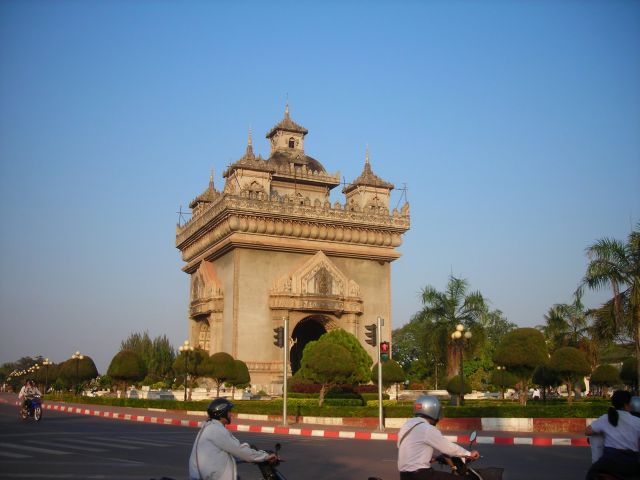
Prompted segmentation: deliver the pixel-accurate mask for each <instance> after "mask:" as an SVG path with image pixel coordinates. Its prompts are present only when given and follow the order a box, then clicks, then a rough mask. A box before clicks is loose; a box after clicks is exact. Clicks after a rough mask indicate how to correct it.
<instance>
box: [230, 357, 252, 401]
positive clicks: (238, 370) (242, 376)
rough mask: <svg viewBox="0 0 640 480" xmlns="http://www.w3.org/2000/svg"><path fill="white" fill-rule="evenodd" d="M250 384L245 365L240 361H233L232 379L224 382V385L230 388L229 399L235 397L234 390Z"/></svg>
mask: <svg viewBox="0 0 640 480" xmlns="http://www.w3.org/2000/svg"><path fill="white" fill-rule="evenodd" d="M250 384H251V375H250V374H249V368H248V367H247V364H246V363H244V362H243V361H242V360H234V369H233V377H232V378H230V379H228V380H227V381H226V385H229V386H231V388H232V389H231V398H233V397H234V395H235V389H236V387H237V388H246V387H247V386H249V385H250Z"/></svg>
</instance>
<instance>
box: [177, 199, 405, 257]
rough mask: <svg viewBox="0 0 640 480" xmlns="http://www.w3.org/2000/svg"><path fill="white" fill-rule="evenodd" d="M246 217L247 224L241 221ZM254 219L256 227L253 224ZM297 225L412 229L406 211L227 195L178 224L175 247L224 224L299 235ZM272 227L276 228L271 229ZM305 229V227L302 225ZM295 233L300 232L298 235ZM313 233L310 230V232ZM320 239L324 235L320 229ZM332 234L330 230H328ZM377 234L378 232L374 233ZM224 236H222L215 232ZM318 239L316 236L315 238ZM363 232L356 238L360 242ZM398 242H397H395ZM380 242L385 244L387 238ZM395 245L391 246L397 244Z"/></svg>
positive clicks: (182, 246)
mask: <svg viewBox="0 0 640 480" xmlns="http://www.w3.org/2000/svg"><path fill="white" fill-rule="evenodd" d="M234 217H236V218H237V219H238V220H239V222H238V223H237V224H236V223H235V222H234V221H233V220H232V219H233V218H234ZM242 219H245V221H246V222H247V225H244V224H243V223H242ZM252 221H253V222H255V228H254V225H253V224H252ZM284 223H290V224H291V225H292V228H291V232H287V231H286V230H288V229H287V228H286V227H284V228H283V231H279V229H278V225H279V224H284ZM294 224H300V225H304V224H308V225H311V224H313V225H317V226H318V228H320V227H322V226H324V227H325V228H334V229H337V228H349V229H358V230H366V231H367V232H368V233H367V237H369V232H378V233H381V234H384V233H388V234H390V235H391V234H394V235H395V234H398V235H400V234H402V233H404V232H405V231H407V230H408V229H409V226H410V219H409V214H408V209H407V211H404V209H403V213H400V212H398V211H397V210H394V211H393V213H392V214H391V215H389V214H380V213H372V212H363V211H354V210H345V209H343V208H335V206H333V207H332V206H330V205H329V203H328V202H325V204H324V205H322V206H320V205H314V206H311V205H300V204H295V203H292V202H284V201H280V200H279V199H278V200H274V199H270V198H267V199H259V198H250V197H248V196H234V195H224V196H222V197H220V199H219V200H218V201H217V202H216V203H214V204H212V205H211V206H210V207H209V208H208V209H207V210H206V211H204V212H202V213H201V214H200V215H198V216H197V217H195V218H192V219H191V220H190V221H189V222H187V223H186V224H185V225H184V226H178V227H177V230H176V247H177V248H179V249H180V250H185V249H189V247H190V246H191V245H193V244H194V243H196V242H198V240H199V239H201V238H202V237H204V236H205V235H207V234H208V233H209V232H211V231H212V230H215V229H219V228H220V227H221V226H225V225H226V226H227V227H228V229H229V233H230V232H232V231H237V230H240V231H249V232H250V233H265V232H266V233H267V234H270V233H271V234H277V235H283V234H284V236H293V237H299V236H301V234H304V233H305V232H304V231H302V230H301V231H300V232H299V233H298V232H297V231H295V230H296V229H295V228H294V227H293V225H294ZM271 226H272V227H273V231H271V232H270V230H271V228H270V227H271ZM223 229H225V228H223ZM303 230H304V228H303ZM296 233H298V234H297V235H296ZM310 233H311V232H310ZM318 233H319V235H320V239H324V238H322V237H323V236H324V235H323V234H322V233H321V232H318ZM328 233H329V235H331V233H330V232H328ZM374 235H375V233H374ZM216 236H218V237H219V238H222V237H221V236H219V235H216ZM352 237H353V235H349V238H344V236H343V238H340V239H338V238H331V237H330V236H329V237H325V238H326V239H327V240H330V241H331V240H334V239H335V240H337V241H343V239H344V241H345V242H349V241H350V240H351V238H352ZM314 238H315V237H314ZM359 239H360V235H358V236H357V237H356V238H355V243H358V240H359ZM362 243H371V244H375V243H376V242H375V241H374V240H373V239H369V238H367V241H364V242H362ZM386 243H387V244H386V245H385V246H391V244H392V242H391V241H389V242H386ZM393 243H395V242H393ZM381 244H385V242H384V239H383V241H382V242H381ZM399 244H400V243H398V244H397V245H392V246H398V245H399Z"/></svg>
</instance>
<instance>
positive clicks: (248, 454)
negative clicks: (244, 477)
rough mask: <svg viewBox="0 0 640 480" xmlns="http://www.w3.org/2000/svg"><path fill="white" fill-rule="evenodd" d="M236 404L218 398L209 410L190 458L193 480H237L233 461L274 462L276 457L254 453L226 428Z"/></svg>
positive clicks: (264, 453)
mask: <svg viewBox="0 0 640 480" xmlns="http://www.w3.org/2000/svg"><path fill="white" fill-rule="evenodd" d="M232 408H233V404H232V403H231V402H230V401H229V400H227V399H225V398H216V399H215V400H213V401H212V402H211V403H210V404H209V407H208V408H207V414H208V415H209V420H207V421H206V422H205V423H204V425H203V426H202V428H201V429H200V432H199V433H198V436H197V438H196V441H195V442H194V444H193V449H192V450H191V457H190V458H189V479H190V480H236V479H237V478H238V472H237V469H236V461H235V458H234V457H237V458H238V459H240V460H244V461H246V462H264V461H268V462H275V461H276V460H277V456H276V455H275V454H270V453H267V452H264V451H262V450H254V449H253V448H251V447H250V446H249V445H248V444H246V443H240V441H239V440H238V439H237V438H236V437H234V436H233V435H232V434H231V432H230V431H229V430H227V429H226V428H225V425H228V424H230V423H231V417H230V416H229V412H230V411H231V409H232Z"/></svg>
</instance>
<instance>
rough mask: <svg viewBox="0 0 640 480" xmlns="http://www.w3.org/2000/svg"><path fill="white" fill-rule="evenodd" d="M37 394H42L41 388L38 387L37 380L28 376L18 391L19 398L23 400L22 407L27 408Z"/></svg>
mask: <svg viewBox="0 0 640 480" xmlns="http://www.w3.org/2000/svg"><path fill="white" fill-rule="evenodd" d="M36 395H38V396H39V395H40V390H38V387H36V384H35V382H34V381H33V380H31V379H30V378H28V379H27V381H26V382H24V385H23V386H22V388H21V389H20V392H19V393H18V400H22V409H25V408H27V407H28V406H29V402H30V401H31V399H32V398H33V397H35V396H36Z"/></svg>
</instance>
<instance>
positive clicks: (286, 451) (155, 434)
mask: <svg viewBox="0 0 640 480" xmlns="http://www.w3.org/2000/svg"><path fill="white" fill-rule="evenodd" d="M44 414H45V416H44V418H43V420H42V421H41V422H40V423H35V422H33V421H28V422H22V421H20V420H18V419H17V409H16V407H14V406H9V405H0V479H3V478H12V479H13V478H15V479H43V480H46V479H107V478H108V479H131V480H139V479H150V478H159V477H161V476H167V477H172V478H175V479H180V480H182V479H185V478H186V473H187V472H186V464H187V459H188V457H189V453H190V450H191V444H192V442H193V440H194V438H195V436H196V433H197V430H196V429H195V428H187V427H177V426H163V425H154V424H146V423H136V422H125V421H117V420H111V419H103V418H98V417H91V416H84V415H72V414H68V413H61V412H53V411H45V412H44ZM237 436H238V437H239V438H240V439H241V440H242V441H247V442H249V443H252V444H255V445H257V446H259V447H260V448H269V447H271V446H273V445H274V444H275V443H276V442H280V443H281V444H282V445H283V451H282V455H283V457H284V458H285V459H286V462H284V463H283V464H282V466H281V471H282V472H283V473H284V474H285V475H286V476H287V477H288V478H289V479H290V480H296V479H301V478H305V479H309V480H313V479H327V478H331V479H354V480H358V479H366V478H367V477H368V476H371V475H377V476H380V477H382V478H383V479H385V480H390V479H397V473H396V465H395V462H396V450H395V446H394V444H393V442H388V441H362V440H347V439H323V438H314V437H295V436H290V435H289V436H281V435H265V434H250V433H238V434H237ZM478 448H479V450H480V451H481V452H482V454H483V456H484V458H483V459H481V460H480V461H479V462H478V465H479V466H481V465H483V464H484V465H485V466H488V465H499V466H503V467H505V468H506V475H505V477H504V478H505V479H506V480H516V479H522V480H538V479H541V478H543V479H544V480H553V479H558V480H571V479H581V478H584V472H585V471H586V469H587V467H588V465H589V455H590V454H589V451H588V449H587V448H584V447H558V446H554V447H533V446H524V445H517V446H508V445H480V446H479V447H478ZM239 470H240V473H241V475H242V479H243V480H258V479H259V478H260V476H259V473H258V470H257V469H256V467H255V466H253V465H249V464H244V465H240V467H239Z"/></svg>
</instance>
